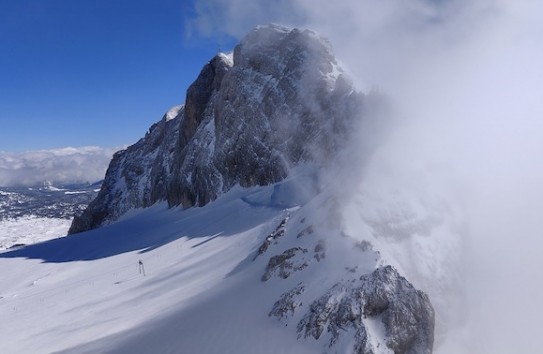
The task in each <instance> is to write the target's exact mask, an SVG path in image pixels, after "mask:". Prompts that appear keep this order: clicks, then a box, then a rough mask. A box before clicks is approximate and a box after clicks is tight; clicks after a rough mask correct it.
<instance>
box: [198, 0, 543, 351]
mask: <svg viewBox="0 0 543 354" xmlns="http://www.w3.org/2000/svg"><path fill="white" fill-rule="evenodd" d="M249 3H250V6H245V5H247V4H249ZM203 4H205V6H204V5H203ZM198 6H199V8H198V11H197V14H198V17H197V18H196V19H194V21H193V29H197V30H200V31H201V33H204V32H205V33H206V34H208V35H209V34H211V35H213V34H214V33H221V35H224V34H226V35H230V36H234V37H238V38H239V37H240V36H242V35H243V34H244V33H246V32H247V31H249V30H250V29H251V27H252V26H254V25H256V24H259V23H268V22H278V23H281V24H285V25H292V26H300V27H307V28H310V29H313V30H315V31H317V32H318V33H319V34H321V35H323V36H325V37H327V38H329V39H330V41H331V43H332V45H333V46H334V49H335V52H336V54H337V56H338V59H339V60H340V61H342V62H343V63H344V66H346V68H347V69H348V70H350V71H351V73H352V75H353V76H354V79H355V82H357V83H358V84H359V85H360V87H361V88H363V89H367V88H372V87H378V88H379V89H380V91H382V92H385V93H386V94H388V95H390V96H391V97H392V99H393V101H395V102H396V104H397V108H398V111H399V112H400V114H401V117H397V118H399V119H395V120H394V125H393V126H391V127H390V134H388V139H387V140H386V141H383V142H382V147H381V149H380V150H379V151H378V153H377V154H376V155H375V156H377V157H378V158H379V159H381V161H379V165H381V166H383V165H386V166H387V168H386V169H383V170H384V171H385V170H386V171H387V173H388V174H389V175H390V176H387V178H384V179H383V180H386V181H388V182H387V183H390V186H389V187H391V188H404V189H411V190H410V191H408V193H407V194H410V195H412V194H413V193H414V192H417V191H425V193H434V192H435V193H436V194H441V195H448V196H449V197H450V200H449V202H450V203H453V204H455V205H457V206H459V207H461V208H462V209H463V210H464V212H465V215H466V219H467V220H466V222H467V224H468V228H467V229H468V230H469V233H468V234H467V235H465V236H466V240H465V245H466V247H465V249H464V250H463V259H464V260H465V264H464V266H465V269H467V272H466V273H465V274H464V281H465V282H464V284H463V287H462V289H459V292H463V293H465V294H466V298H467V302H466V303H464V306H463V307H459V308H458V307H457V308H454V309H452V310H453V311H457V312H462V313H463V316H462V317H464V318H466V319H467V321H466V323H463V324H462V325H461V328H458V329H457V330H451V331H450V332H448V333H447V335H446V336H445V337H446V338H445V340H441V342H440V343H438V348H437V350H438V352H440V353H466V352H470V353H521V352H522V353H528V352H535V351H537V350H538V348H539V347H540V346H541V344H540V341H539V334H538V331H539V329H540V328H541V326H540V319H541V316H542V315H543V303H542V302H541V297H542V295H543V285H542V284H541V280H540V278H541V276H540V274H539V270H540V269H542V268H543V257H540V256H539V253H538V251H540V250H542V249H543V237H542V236H543V235H542V232H543V231H541V230H543V218H542V217H541V216H540V214H541V212H542V211H543V183H542V182H541V181H543V154H542V153H541V152H542V151H543V119H541V117H543V100H542V94H543V65H541V63H543V46H542V45H541V43H543V3H541V1H538V0H525V1H509V0H450V1H446V0H440V1H438V0H435V1H430V0H412V1H405V0H345V1H328V0H326V1H324V0H293V1H281V2H277V3H276V4H275V6H273V7H271V8H270V5H269V2H267V1H265V0H261V1H251V2H247V1H243V0H234V1H230V0H206V1H203V0H202V1H197V7H198ZM363 173H367V172H363ZM406 180H409V181H408V182H406ZM441 310H443V309H441Z"/></svg>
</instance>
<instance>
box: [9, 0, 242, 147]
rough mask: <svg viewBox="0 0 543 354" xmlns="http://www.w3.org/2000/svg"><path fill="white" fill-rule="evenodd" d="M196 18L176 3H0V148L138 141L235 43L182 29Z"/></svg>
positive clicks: (141, 0)
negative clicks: (203, 69)
mask: <svg viewBox="0 0 543 354" xmlns="http://www.w3.org/2000/svg"><path fill="white" fill-rule="evenodd" d="M194 16H195V14H194V4H193V2H192V1H183V0H138V1H133V0H115V1H112V0H92V1H73V0H2V1H0V53H1V55H0V151H15V152H17V151H19V152H20V151H27V150H36V149H50V148H58V147H64V146H85V145H98V146H106V147H114V146H121V145H125V144H131V143H134V142H135V141H137V140H138V139H139V138H140V137H142V136H143V134H144V133H145V132H146V130H147V128H148V127H149V126H150V125H151V124H152V123H153V122H155V121H157V120H159V119H160V118H161V117H162V115H163V114H164V113H165V112H166V111H167V110H168V109H169V108H170V107H171V106H174V105H176V104H179V103H183V102H184V100H185V91H186V88H187V87H188V85H190V83H191V82H192V81H193V80H194V79H195V78H196V77H197V75H198V73H199V70H200V69H201V67H202V66H203V65H204V64H205V63H206V62H207V61H208V60H209V59H211V57H212V56H213V55H214V54H215V53H216V52H217V50H218V48H219V45H221V46H222V49H223V50H224V49H231V47H232V45H233V43H234V42H233V41H232V40H228V39H224V38H223V39H220V40H218V39H216V38H202V37H200V36H197V35H194V34H193V35H188V33H187V32H188V31H187V30H186V28H187V26H186V24H187V22H188V21H190V20H191V19H193V18H194ZM193 33H194V31H193Z"/></svg>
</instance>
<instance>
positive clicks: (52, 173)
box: [0, 146, 118, 187]
mask: <svg viewBox="0 0 543 354" xmlns="http://www.w3.org/2000/svg"><path fill="white" fill-rule="evenodd" d="M117 150H118V149H115V148H100V147H95V146H87V147H79V148H72V147H67V148H62V149H54V150H40V151H28V152H20V153H10V152H0V186H3V187H9V186H35V185H40V184H43V183H45V182H50V183H53V184H67V183H81V182H90V183H93V182H96V181H99V180H101V179H103V178H104V175H105V172H106V169H107V166H108V164H109V161H110V160H111V157H112V156H113V153H114V152H115V151H117Z"/></svg>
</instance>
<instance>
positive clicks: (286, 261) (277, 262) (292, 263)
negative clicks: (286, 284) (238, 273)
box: [262, 247, 307, 281]
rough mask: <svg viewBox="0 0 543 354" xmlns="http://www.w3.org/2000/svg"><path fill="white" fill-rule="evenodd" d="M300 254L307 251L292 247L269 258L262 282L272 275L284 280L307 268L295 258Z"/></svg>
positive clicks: (304, 262) (303, 262)
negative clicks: (292, 273) (293, 273)
mask: <svg viewBox="0 0 543 354" xmlns="http://www.w3.org/2000/svg"><path fill="white" fill-rule="evenodd" d="M300 253H307V249H305V248H301V247H294V248H290V249H288V250H286V251H285V252H283V253H281V254H280V255H277V256H273V257H272V258H270V261H269V262H268V265H267V266H266V272H265V273H264V275H263V276H262V281H267V280H268V279H270V278H271V277H272V275H277V276H278V277H280V278H283V279H286V278H288V277H289V276H290V273H291V272H295V271H299V270H302V269H304V268H305V267H307V262H306V261H305V260H304V259H303V258H300V257H295V256H296V255H298V254H300Z"/></svg>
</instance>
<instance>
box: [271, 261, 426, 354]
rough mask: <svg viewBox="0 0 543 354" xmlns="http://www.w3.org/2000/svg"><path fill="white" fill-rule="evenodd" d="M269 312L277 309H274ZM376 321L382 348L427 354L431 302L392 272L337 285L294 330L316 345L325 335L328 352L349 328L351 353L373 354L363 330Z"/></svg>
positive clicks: (387, 269) (383, 269)
mask: <svg viewBox="0 0 543 354" xmlns="http://www.w3.org/2000/svg"><path fill="white" fill-rule="evenodd" d="M286 299H288V300H289V302H288V304H290V303H294V301H293V299H292V296H291V297H288V296H286ZM281 300H283V298H282V299H281ZM290 307H291V305H288V306H287V308H290ZM274 308H281V306H279V305H278V304H275V305H274ZM285 311H286V310H285ZM276 312H279V313H280V311H276ZM375 319H377V320H378V321H381V323H382V324H383V326H384V330H385V338H386V346H387V347H388V348H390V349H392V351H393V352H394V353H395V354H430V353H431V352H432V347H433V342H434V309H433V307H432V305H431V303H430V300H429V299H428V296H427V295H426V294H424V293H423V292H421V291H419V290H416V289H415V288H414V287H413V286H412V285H411V284H410V283H409V282H408V281H407V280H406V279H405V278H404V277H402V276H400V275H399V274H398V272H397V271H396V270H395V269H394V268H393V267H391V266H385V267H380V268H377V269H376V270H375V271H373V272H372V273H370V274H367V275H363V276H362V277H360V279H359V280H358V281H357V280H354V279H353V280H351V281H344V282H339V283H337V284H336V285H335V286H334V287H332V288H331V289H330V290H328V291H327V292H326V293H325V294H324V295H323V296H321V297H320V298H319V299H317V300H315V301H314V302H313V303H312V304H311V305H310V308H309V312H308V314H307V315H306V316H304V317H303V318H302V320H301V321H300V323H299V324H298V332H299V333H300V335H303V336H305V337H313V338H315V339H319V338H320V336H321V335H322V334H323V332H324V331H325V330H326V331H327V332H328V333H330V340H329V345H330V347H331V346H333V345H334V344H335V343H336V342H337V341H338V339H339V337H340V336H341V335H342V333H343V332H345V331H346V330H347V329H349V328H352V329H353V330H354V331H355V339H356V344H355V345H354V347H353V352H354V353H364V354H372V353H374V349H373V345H374V343H372V341H371V338H370V335H369V334H368V329H367V326H368V321H372V320H375Z"/></svg>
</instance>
